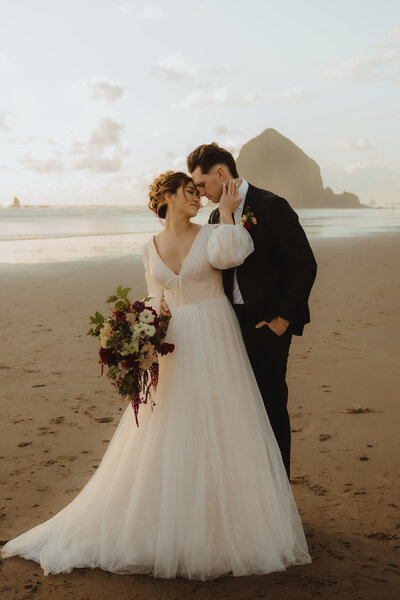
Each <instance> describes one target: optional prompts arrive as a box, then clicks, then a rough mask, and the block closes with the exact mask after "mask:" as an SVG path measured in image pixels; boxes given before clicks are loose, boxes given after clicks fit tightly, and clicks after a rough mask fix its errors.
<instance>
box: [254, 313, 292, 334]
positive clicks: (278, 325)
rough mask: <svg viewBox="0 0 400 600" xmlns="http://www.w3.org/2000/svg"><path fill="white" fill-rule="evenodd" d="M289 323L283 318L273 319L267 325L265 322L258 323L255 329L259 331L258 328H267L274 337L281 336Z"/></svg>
mask: <svg viewBox="0 0 400 600" xmlns="http://www.w3.org/2000/svg"><path fill="white" fill-rule="evenodd" d="M289 323H290V321H287V320H286V319H284V318H283V317H275V319H272V321H269V323H267V321H260V322H259V323H257V325H256V326H255V327H256V329H260V327H269V328H270V329H272V331H273V332H274V333H276V335H282V334H283V333H285V331H286V329H287V328H288V327H289Z"/></svg>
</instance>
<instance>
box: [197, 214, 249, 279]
mask: <svg viewBox="0 0 400 600" xmlns="http://www.w3.org/2000/svg"><path fill="white" fill-rule="evenodd" d="M253 251H254V243H253V240H252V237H251V235H250V234H249V232H248V231H247V229H245V228H244V227H243V225H241V224H240V223H238V224H237V225H229V224H224V223H222V224H215V225H213V226H212V230H211V233H210V235H209V238H208V241H207V255H208V260H209V261H210V263H211V264H212V266H213V267H215V268H216V269H231V268H232V267H237V266H239V265H241V264H242V263H243V262H244V260H245V259H246V258H247V257H248V256H249V254H251V253H252V252H253Z"/></svg>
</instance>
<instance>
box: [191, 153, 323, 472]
mask: <svg viewBox="0 0 400 600" xmlns="http://www.w3.org/2000/svg"><path fill="white" fill-rule="evenodd" d="M187 167H188V170H189V172H190V173H191V175H192V178H193V182H194V184H195V185H196V186H197V189H198V191H199V193H200V195H201V196H206V197H207V198H208V199H209V200H211V201H212V202H214V203H215V204H217V203H218V202H219V200H220V198H221V195H222V188H223V184H224V183H227V182H228V181H230V180H232V179H234V180H235V181H236V182H237V183H238V184H239V189H238V198H241V202H240V204H239V206H238V208H237V209H236V210H235V212H234V213H233V215H232V216H233V219H234V222H235V224H238V223H239V222H240V218H241V217H242V218H244V221H243V223H244V226H245V227H246V228H247V230H248V232H249V233H250V235H251V237H252V239H253V242H254V252H252V254H250V256H248V257H247V258H246V260H245V261H244V263H243V264H242V265H240V266H238V267H236V268H233V269H226V270H225V271H223V282H224V290H225V293H226V295H227V296H228V298H229V300H230V302H231V304H232V305H233V308H234V309H235V311H236V314H237V316H238V320H239V323H240V327H241V330H242V335H243V339H244V342H245V345H246V349H247V353H248V355H249V359H250V362H251V365H252V368H253V371H254V374H255V377H256V380H257V384H258V387H259V389H260V392H261V395H262V397H263V400H264V405H265V408H266V411H267V413H268V417H269V420H270V423H271V426H272V429H273V431H274V434H275V437H276V440H277V442H278V445H279V448H280V450H281V454H282V459H283V462H284V465H285V468H286V472H287V475H288V478H289V481H290V442H291V435H290V421H289V414H288V411H287V400H288V388H287V384H286V365H287V359H288V355H289V347H290V344H291V340H292V335H302V334H303V328H304V325H305V324H306V323H309V322H310V312H309V308H308V297H309V295H310V291H311V288H312V286H313V283H314V280H315V276H316V272H317V263H316V262H315V258H314V255H313V252H312V250H311V247H310V244H309V243H308V240H307V237H306V234H305V233H304V230H303V228H302V226H301V225H300V223H299V219H298V216H297V214H296V212H295V211H294V210H293V209H292V208H291V206H290V205H289V203H288V202H287V200H285V199H284V198H281V197H280V196H277V195H276V194H274V193H273V192H269V191H267V190H263V189H260V188H257V187H255V186H254V185H252V184H251V183H248V182H247V181H245V180H244V179H243V178H239V174H238V172H237V168H236V163H235V160H234V158H233V156H232V154H231V153H230V152H228V151H227V150H224V149H223V148H220V147H219V146H218V145H217V144H215V143H213V144H203V145H201V146H199V147H198V148H196V149H195V150H193V152H191V153H190V154H189V156H188V157H187ZM226 216H228V217H229V219H230V215H223V214H220V211H219V208H215V209H214V210H213V212H212V213H211V215H210V218H209V223H219V222H220V218H221V221H224V220H225V217H226Z"/></svg>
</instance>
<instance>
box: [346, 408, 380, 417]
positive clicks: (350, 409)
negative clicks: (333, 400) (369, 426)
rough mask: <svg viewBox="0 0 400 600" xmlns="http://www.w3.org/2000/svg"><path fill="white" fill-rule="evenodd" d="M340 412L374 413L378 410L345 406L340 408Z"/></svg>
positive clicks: (349, 413)
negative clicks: (344, 408)
mask: <svg viewBox="0 0 400 600" xmlns="http://www.w3.org/2000/svg"><path fill="white" fill-rule="evenodd" d="M340 412H344V413H347V414H348V415H361V414H363V413H376V412H378V411H376V410H375V409H374V408H346V410H342V411H340ZM380 412H382V411H380Z"/></svg>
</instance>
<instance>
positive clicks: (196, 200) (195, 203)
mask: <svg viewBox="0 0 400 600" xmlns="http://www.w3.org/2000/svg"><path fill="white" fill-rule="evenodd" d="M199 208H200V194H199V193H198V191H197V189H196V187H195V185H194V183H193V182H192V181H189V183H187V184H184V185H182V186H181V187H180V188H178V190H177V191H176V193H175V194H173V195H171V196H170V198H169V200H168V211H170V212H171V213H180V214H183V215H184V216H186V217H188V218H189V219H190V218H191V217H195V216H196V215H197V213H198V210H199ZM168 211H167V214H168Z"/></svg>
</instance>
